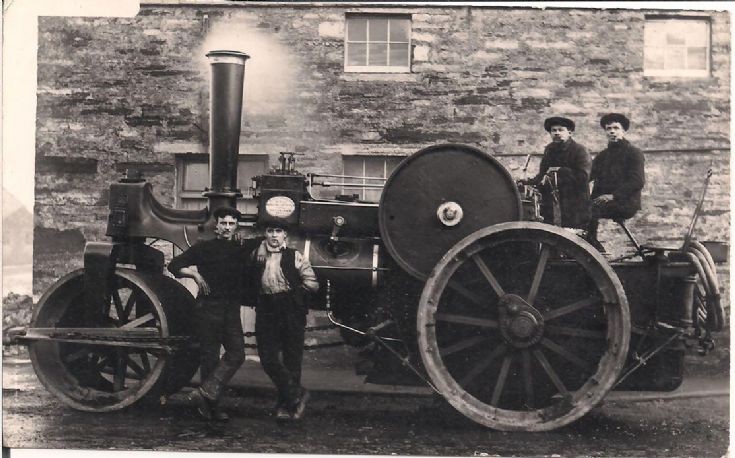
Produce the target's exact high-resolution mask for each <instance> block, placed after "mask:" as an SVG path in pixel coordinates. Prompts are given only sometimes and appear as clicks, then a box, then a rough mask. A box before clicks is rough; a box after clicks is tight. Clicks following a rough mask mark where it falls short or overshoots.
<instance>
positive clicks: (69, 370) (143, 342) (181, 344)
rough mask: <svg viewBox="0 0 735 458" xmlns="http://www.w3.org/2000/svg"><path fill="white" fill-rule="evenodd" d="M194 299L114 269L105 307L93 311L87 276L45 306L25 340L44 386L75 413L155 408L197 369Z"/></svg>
mask: <svg viewBox="0 0 735 458" xmlns="http://www.w3.org/2000/svg"><path fill="white" fill-rule="evenodd" d="M193 306H194V298H193V297H192V296H191V294H189V292H188V291H187V290H186V288H184V287H183V286H182V285H181V284H179V283H178V282H176V281H175V280H173V279H171V278H168V277H164V276H162V275H153V274H145V273H141V272H137V271H135V270H131V269H122V268H120V269H117V270H116V271H115V273H114V275H113V278H112V279H111V282H110V295H109V298H108V301H107V302H106V303H104V304H101V308H100V309H93V310H90V308H89V307H87V306H86V303H85V300H84V271H83V269H80V270H76V271H74V272H71V273H69V274H68V275H66V276H65V277H63V278H62V279H60V280H59V281H58V282H56V283H55V284H54V285H53V286H52V287H51V288H50V289H49V290H48V291H47V292H46V294H44V295H43V297H42V298H41V299H40V301H39V303H38V305H37V307H36V309H35V311H34V314H33V318H32V320H31V326H30V328H29V329H28V331H27V333H26V339H27V340H29V342H30V343H29V353H30V357H31V361H32V363H33V368H34V370H35V372H36V375H37V376H38V378H39V380H40V381H41V383H43V385H44V386H45V387H46V388H47V389H48V390H49V391H50V392H51V393H53V394H54V395H55V396H57V397H58V398H59V399H61V400H62V401H63V402H65V403H66V404H68V405H70V406H71V407H74V408H75V409H79V410H84V411H92V412H107V411H113V410H118V409H122V408H124V407H127V406H129V405H132V404H134V403H136V402H137V401H139V400H143V399H148V400H152V401H156V400H157V399H158V397H159V396H161V395H166V394H171V393H174V392H176V391H178V390H179V389H181V387H183V386H184V385H185V384H186V383H187V382H188V381H189V380H190V379H191V377H192V376H193V375H194V373H195V372H196V370H197V368H198V365H199V357H198V354H199V353H198V348H196V347H194V346H192V345H191V343H192V341H193V339H192V335H193V333H192V328H191V323H190V314H191V313H192V311H193Z"/></svg>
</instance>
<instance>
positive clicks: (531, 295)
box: [526, 245, 551, 304]
mask: <svg viewBox="0 0 735 458" xmlns="http://www.w3.org/2000/svg"><path fill="white" fill-rule="evenodd" d="M550 252H551V248H549V247H548V246H546V245H544V246H543V247H542V248H541V254H540V255H539V260H538V264H537V265H536V272H535V273H534V274H533V281H532V282H531V290H530V291H529V292H528V297H527V298H526V302H528V303H529V304H533V302H534V301H535V300H536V294H537V293H538V287H539V285H541V277H543V275H544V270H545V269H546V261H547V260H548V259H549V253H550Z"/></svg>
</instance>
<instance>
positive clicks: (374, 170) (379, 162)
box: [342, 155, 403, 202]
mask: <svg viewBox="0 0 735 458" xmlns="http://www.w3.org/2000/svg"><path fill="white" fill-rule="evenodd" d="M402 160H403V157H402V156H373V155H369V156H368V155H364V156H342V170H343V174H344V175H346V176H350V177H360V178H344V179H343V180H344V181H343V183H345V184H353V185H363V186H357V187H344V188H343V189H342V193H343V194H346V195H357V198H358V199H359V200H363V201H367V202H378V201H380V195H381V193H382V191H383V190H382V188H374V187H371V186H372V185H381V186H382V185H383V184H385V179H386V178H388V177H389V176H390V174H391V172H393V170H394V169H395V168H396V167H397V166H398V164H400V163H401V161H402Z"/></svg>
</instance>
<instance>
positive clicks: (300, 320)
mask: <svg viewBox="0 0 735 458" xmlns="http://www.w3.org/2000/svg"><path fill="white" fill-rule="evenodd" d="M307 311H308V309H307V308H306V307H304V306H302V305H298V304H297V303H296V302H294V300H293V296H292V295H291V294H290V293H278V294H267V295H261V296H260V300H259V301H258V306H257V307H256V314H255V333H256V335H257V337H256V338H257V341H258V356H260V364H261V365H262V366H263V370H264V371H265V373H266V374H268V377H270V379H271V380H272V381H273V384H274V385H275V386H276V389H277V390H278V404H279V406H292V405H293V404H294V403H295V402H296V400H297V398H298V396H299V395H300V394H301V391H302V388H301V361H302V359H303V354H304V333H305V329H306V313H307Z"/></svg>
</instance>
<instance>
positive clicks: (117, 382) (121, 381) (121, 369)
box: [112, 348, 128, 391]
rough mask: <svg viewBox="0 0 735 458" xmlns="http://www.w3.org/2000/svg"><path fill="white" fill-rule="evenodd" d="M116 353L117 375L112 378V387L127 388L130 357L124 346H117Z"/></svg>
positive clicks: (116, 388)
mask: <svg viewBox="0 0 735 458" xmlns="http://www.w3.org/2000/svg"><path fill="white" fill-rule="evenodd" d="M115 353H116V356H117V357H116V358H115V375H114V376H113V379H112V389H113V391H121V390H122V389H124V388H125V375H126V372H127V360H128V357H127V355H126V354H125V350H123V349H122V348H116V349H115Z"/></svg>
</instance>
